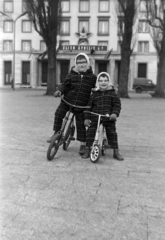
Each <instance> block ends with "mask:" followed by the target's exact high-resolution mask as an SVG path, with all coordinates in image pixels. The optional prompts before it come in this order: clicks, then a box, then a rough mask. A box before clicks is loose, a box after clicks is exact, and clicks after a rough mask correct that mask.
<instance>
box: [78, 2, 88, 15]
mask: <svg viewBox="0 0 165 240" xmlns="http://www.w3.org/2000/svg"><path fill="white" fill-rule="evenodd" d="M80 12H89V0H80Z"/></svg>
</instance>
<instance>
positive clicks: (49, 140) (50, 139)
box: [47, 132, 56, 143]
mask: <svg viewBox="0 0 165 240" xmlns="http://www.w3.org/2000/svg"><path fill="white" fill-rule="evenodd" d="M55 134H56V133H55V132H54V133H53V135H52V136H51V137H50V138H48V140H47V142H48V143H51V141H52V138H53V137H54V135H55Z"/></svg>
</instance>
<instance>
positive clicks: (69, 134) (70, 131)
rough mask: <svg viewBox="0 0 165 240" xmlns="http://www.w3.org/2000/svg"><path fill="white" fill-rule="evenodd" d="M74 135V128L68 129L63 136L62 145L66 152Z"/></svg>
mask: <svg viewBox="0 0 165 240" xmlns="http://www.w3.org/2000/svg"><path fill="white" fill-rule="evenodd" d="M74 133H75V126H72V127H69V128H68V130H67V132H66V134H65V141H64V143H63V150H67V148H68V147H69V144H70V142H71V140H72V138H73V136H74Z"/></svg>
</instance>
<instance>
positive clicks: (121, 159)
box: [113, 149, 124, 161]
mask: <svg viewBox="0 0 165 240" xmlns="http://www.w3.org/2000/svg"><path fill="white" fill-rule="evenodd" d="M113 157H114V158H115V159H116V160H118V161H123V160H124V158H123V157H122V155H121V154H120V153H119V150H118V149H114V153H113Z"/></svg>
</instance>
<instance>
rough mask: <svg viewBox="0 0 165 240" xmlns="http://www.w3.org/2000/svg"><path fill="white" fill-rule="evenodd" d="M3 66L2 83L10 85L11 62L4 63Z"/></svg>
mask: <svg viewBox="0 0 165 240" xmlns="http://www.w3.org/2000/svg"><path fill="white" fill-rule="evenodd" d="M4 64H5V65H4V83H5V85H11V61H5V62H4Z"/></svg>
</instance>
